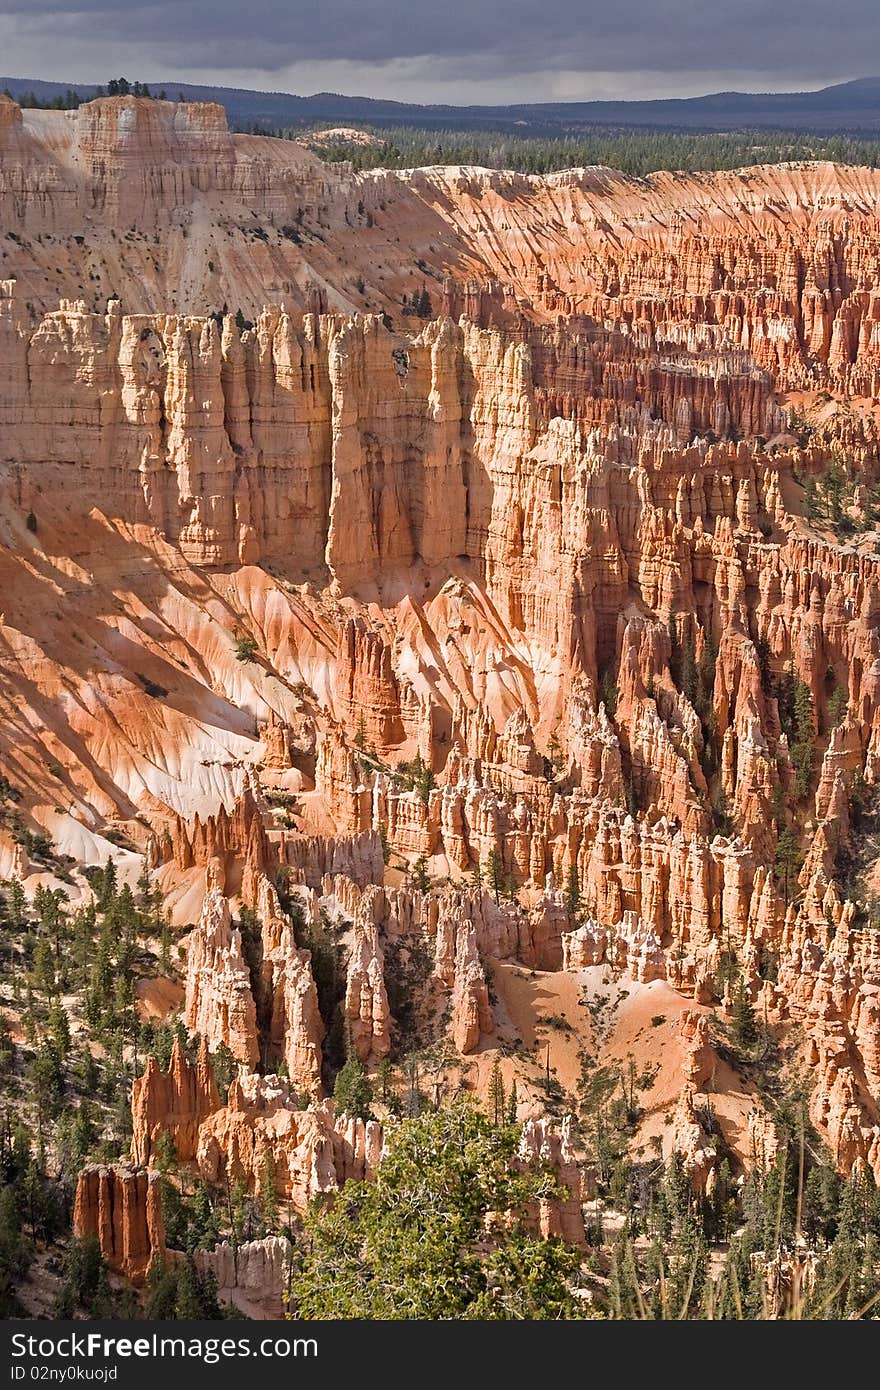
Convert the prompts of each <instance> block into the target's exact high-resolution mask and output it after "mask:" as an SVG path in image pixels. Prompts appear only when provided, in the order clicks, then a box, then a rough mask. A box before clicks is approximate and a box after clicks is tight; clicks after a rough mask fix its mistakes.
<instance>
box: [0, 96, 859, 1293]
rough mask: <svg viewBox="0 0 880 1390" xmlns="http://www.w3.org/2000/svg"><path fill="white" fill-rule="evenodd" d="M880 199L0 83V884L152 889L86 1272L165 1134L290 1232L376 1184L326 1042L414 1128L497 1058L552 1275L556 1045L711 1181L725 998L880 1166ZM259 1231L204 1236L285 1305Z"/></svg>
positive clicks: (481, 1089) (563, 1092)
mask: <svg viewBox="0 0 880 1390" xmlns="http://www.w3.org/2000/svg"><path fill="white" fill-rule="evenodd" d="M878 206H880V173H878V172H876V171H873V170H868V169H856V168H847V167H843V166H837V165H831V164H791V165H783V166H779V167H774V168H770V167H766V168H762V167H756V168H753V169H746V170H740V171H734V172H721V173H707V174H702V175H689V176H685V175H677V174H674V173H668V174H657V175H652V176H651V177H649V178H647V179H642V180H635V179H627V178H625V177H624V176H623V175H621V174H617V173H615V172H614V171H612V170H608V169H601V168H595V169H585V170H572V171H569V172H566V173H564V174H555V175H548V176H546V177H527V176H525V175H513V174H510V175H507V174H500V173H497V172H494V171H487V170H480V169H472V168H458V167H454V168H453V167H442V168H441V167H438V168H431V169H421V170H413V171H406V172H402V173H384V172H376V171H374V172H371V173H364V174H361V175H355V174H354V173H352V172H351V171H350V170H348V169H346V168H345V167H344V166H333V165H327V164H324V163H322V161H321V160H320V158H319V157H318V156H317V155H316V154H314V153H312V152H310V151H309V150H308V149H307V148H306V147H305V146H302V145H299V144H296V143H295V142H293V141H287V140H280V139H270V138H268V137H257V136H245V135H234V134H232V133H230V132H229V130H228V129H227V128H226V124H225V118H224V115H223V112H222V110H221V109H220V108H219V107H215V106H212V105H207V104H201V103H190V104H186V105H176V104H173V103H167V102H159V101H152V100H145V99H136V98H133V97H131V98H130V97H119V98H106V99H101V100H97V101H94V102H89V103H86V104H84V105H83V106H81V107H80V108H79V110H77V111H71V112H48V111H46V112H44V111H22V110H21V109H20V108H19V107H18V106H16V105H15V103H13V102H11V101H9V100H8V99H5V98H0V214H2V217H0V225H2V227H3V228H4V229H5V230H4V234H3V235H2V236H0V247H2V251H0V256H2V260H0V341H2V358H3V363H4V370H3V372H2V374H0V771H2V773H3V776H4V778H5V779H7V782H8V784H10V785H11V786H12V787H14V788H15V789H16V798H17V799H16V802H15V816H16V817H17V820H16V822H15V823H13V822H12V820H11V819H10V817H9V816H7V817H6V818H5V819H4V820H3V821H2V823H0V876H2V877H3V878H6V879H10V880H11V879H17V880H20V881H21V883H22V885H23V887H24V889H25V891H26V892H27V893H29V894H31V895H33V893H34V892H35V890H36V889H37V887H38V886H41V887H43V888H46V887H47V886H48V887H57V886H59V884H60V885H63V884H64V883H65V882H67V884H68V887H67V889H66V890H65V891H67V892H68V893H69V894H70V895H71V896H72V897H74V898H76V900H77V901H80V900H81V901H82V902H88V901H89V900H90V897H91V891H92V890H91V888H90V886H89V882H88V879H87V877H86V876H85V873H84V871H85V870H86V869H94V868H96V867H98V866H102V865H104V864H105V863H106V862H107V860H108V858H109V859H112V861H113V862H114V864H115V866H116V871H117V873H118V875H119V877H120V881H126V882H130V883H132V884H134V883H135V882H136V880H137V878H138V874H139V872H140V871H141V866H142V865H145V866H146V871H147V872H148V874H149V876H150V881H151V882H152V883H154V884H155V885H156V886H158V887H159V889H160V890H161V892H162V894H163V895H164V898H165V903H166V905H167V910H168V912H169V917H170V921H171V924H172V928H173V930H174V933H175V942H176V943H177V945H178V947H179V950H178V953H177V959H176V962H174V964H173V965H172V967H170V968H169V969H168V970H167V971H166V972H165V973H166V974H167V975H168V976H169V977H171V976H173V977H174V980H175V985H176V987H177V988H178V990H179V992H180V996H181V998H180V1005H181V1022H182V1028H183V1032H184V1034H185V1035H186V1038H187V1039H188V1047H189V1052H188V1051H187V1046H185V1045H184V1044H183V1043H182V1042H181V1041H180V1039H178V1041H177V1042H176V1043H175V1045H174V1049H173V1051H172V1054H171V1057H170V1061H169V1062H168V1064H167V1066H162V1065H160V1063H159V1062H158V1061H157V1059H156V1058H155V1057H151V1058H150V1059H149V1060H148V1061H147V1062H146V1063H145V1065H143V1066H142V1067H141V1068H140V1072H139V1074H138V1075H136V1077H135V1079H134V1080H133V1084H132V1094H131V1115H132V1137H131V1152H130V1160H131V1161H130V1162H127V1161H126V1162H125V1163H116V1164H109V1165H108V1164H103V1165H100V1166H97V1165H89V1166H88V1167H86V1168H85V1169H84V1171H83V1173H82V1174H81V1176H80V1179H79V1185H78V1189H77V1196H76V1210H75V1213H74V1228H75V1230H76V1232H77V1233H78V1234H81V1235H86V1234H91V1235H94V1236H96V1237H97V1239H98V1241H99V1243H100V1246H101V1249H102V1251H103V1253H104V1255H105V1258H106V1259H107V1262H108V1265H109V1267H110V1268H111V1270H113V1271H115V1272H117V1273H122V1274H125V1275H126V1276H128V1277H130V1278H131V1279H133V1280H134V1281H135V1282H136V1283H137V1284H142V1283H143V1280H144V1279H145V1277H146V1275H147V1271H148V1268H149V1266H150V1263H151V1261H153V1260H154V1259H155V1258H158V1257H162V1258H165V1257H166V1256H167V1255H168V1254H169V1253H172V1252H169V1251H168V1250H167V1247H166V1238H165V1230H164V1226H163V1223H162V1213H161V1202H160V1200H159V1195H158V1194H159V1190H160V1183H159V1178H158V1176H157V1175H158V1173H159V1166H158V1158H159V1155H160V1153H161V1152H162V1146H163V1145H166V1146H167V1145H169V1144H170V1146H171V1148H172V1150H173V1153H174V1158H175V1161H176V1163H178V1164H179V1165H181V1166H182V1168H183V1169H184V1170H186V1171H188V1172H190V1173H191V1174H192V1175H193V1176H194V1177H196V1176H197V1177H198V1178H199V1180H201V1181H204V1182H206V1183H207V1184H208V1185H209V1186H217V1185H219V1184H222V1183H224V1182H226V1183H228V1182H230V1181H234V1182H236V1183H240V1184H242V1186H243V1187H244V1188H245V1189H246V1190H247V1191H249V1192H251V1193H258V1192H259V1190H260V1186H261V1183H263V1182H264V1181H265V1173H266V1171H267V1164H268V1165H269V1171H271V1173H272V1175H273V1176H272V1181H273V1183H274V1184H275V1188H276V1190H277V1195H278V1197H279V1198H280V1199H281V1200H282V1201H283V1202H285V1203H288V1204H289V1205H290V1207H292V1208H293V1209H294V1210H296V1211H299V1212H302V1211H304V1210H305V1209H306V1208H307V1207H308V1205H309V1203H310V1202H313V1201H315V1200H318V1201H327V1200H329V1197H330V1194H332V1193H333V1192H335V1191H336V1190H337V1189H338V1188H339V1187H341V1186H342V1184H344V1183H345V1182H346V1181H347V1180H349V1179H355V1180H364V1179H369V1178H370V1176H371V1175H372V1174H374V1173H375V1171H376V1168H377V1166H378V1165H379V1164H380V1163H381V1162H382V1156H383V1152H384V1147H385V1145H386V1144H387V1142H388V1136H389V1134H390V1133H392V1132H393V1130H394V1126H395V1124H396V1123H397V1122H398V1121H397V1119H396V1117H395V1116H394V1115H393V1113H392V1112H390V1111H389V1110H387V1108H382V1107H379V1106H378V1105H377V1109H379V1110H380V1114H379V1116H378V1118H372V1119H364V1118H363V1117H358V1116H354V1115H348V1114H345V1113H340V1114H337V1113H336V1111H335V1109H334V1105H333V1101H332V1092H333V1084H334V1077H335V1074H336V1073H337V1072H338V1070H339V1067H340V1064H341V1060H342V1056H343V1054H344V1056H347V1057H349V1058H353V1059H356V1060H357V1062H358V1063H359V1064H360V1065H361V1066H362V1067H363V1068H364V1069H365V1070H366V1072H367V1074H368V1075H369V1076H370V1077H371V1078H372V1079H373V1082H374V1093H375V1092H376V1090H377V1088H378V1084H379V1082H378V1078H379V1076H380V1074H384V1073H383V1072H382V1069H383V1068H387V1067H388V1066H389V1065H390V1066H393V1067H398V1068H399V1069H400V1075H401V1078H402V1077H403V1076H404V1075H407V1074H408V1073H407V1072H406V1067H407V1066H413V1065H414V1066H417V1067H420V1068H421V1084H422V1085H423V1086H428V1087H429V1098H430V1100H431V1101H432V1102H434V1103H436V1104H440V1103H442V1102H443V1101H444V1100H445V1099H448V1098H450V1097H452V1096H455V1095H457V1094H459V1093H460V1092H462V1091H470V1092H471V1093H472V1094H474V1095H476V1097H477V1098H478V1099H479V1100H480V1101H481V1102H485V1101H486V1099H487V1096H488V1094H489V1087H490V1084H491V1076H492V1074H493V1071H494V1070H495V1069H496V1068H497V1073H498V1074H499V1075H500V1076H501V1077H502V1080H503V1085H504V1086H505V1087H506V1088H507V1090H508V1093H509V1091H510V1088H511V1086H512V1084H514V1083H515V1086H516V1102H517V1104H516V1107H515V1115H514V1117H513V1118H514V1121H515V1122H516V1123H517V1124H518V1125H520V1126H521V1127H522V1140H521V1144H520V1148H519V1151H518V1156H517V1162H518V1163H520V1164H522V1165H523V1166H524V1167H529V1166H532V1167H536V1166H537V1167H541V1166H543V1167H545V1168H546V1169H547V1170H548V1171H551V1172H552V1173H554V1174H555V1176H556V1178H557V1180H558V1183H559V1184H560V1190H559V1193H558V1194H557V1196H555V1197H553V1198H548V1199H547V1201H546V1202H543V1203H542V1204H541V1207H540V1210H536V1211H535V1212H533V1214H532V1215H533V1220H534V1225H535V1227H536V1229H540V1230H541V1231H542V1232H543V1233H544V1234H547V1235H550V1234H556V1235H560V1236H561V1237H563V1238H564V1239H565V1240H567V1241H570V1242H572V1243H573V1244H575V1245H576V1246H583V1244H584V1241H585V1226H584V1205H585V1204H587V1203H589V1202H590V1201H591V1199H593V1198H594V1197H595V1195H596V1190H597V1187H596V1184H597V1181H601V1173H599V1174H597V1171H596V1157H595V1154H591V1153H590V1152H589V1151H588V1149H589V1146H588V1145H587V1144H585V1143H584V1142H583V1135H580V1134H579V1133H578V1129H577V1126H576V1125H573V1122H572V1115H571V1113H570V1112H573V1111H575V1110H576V1109H577V1106H578V1094H579V1086H580V1087H581V1088H582V1087H583V1082H584V1076H585V1074H586V1071H587V1070H588V1069H589V1067H590V1066H595V1065H596V1064H597V1063H598V1064H601V1065H602V1066H611V1067H612V1068H615V1067H618V1068H620V1069H621V1073H622V1074H623V1072H625V1070H626V1068H627V1065H630V1066H631V1069H632V1075H633V1076H635V1075H636V1074H638V1075H639V1076H640V1077H641V1078H642V1079H643V1084H642V1085H641V1089H640V1095H639V1105H638V1119H637V1121H636V1122H635V1123H634V1126H633V1131H632V1134H631V1136H630V1152H631V1154H632V1155H633V1156H634V1157H636V1158H637V1157H639V1156H641V1157H643V1158H644V1156H645V1155H647V1154H649V1153H654V1154H658V1155H659V1156H660V1157H662V1158H663V1159H669V1157H670V1155H672V1154H673V1153H675V1154H677V1155H679V1157H680V1159H681V1162H682V1164H683V1168H684V1171H685V1172H686V1174H687V1177H688V1181H689V1183H690V1185H691V1188H692V1191H693V1193H694V1195H695V1197H699V1198H701V1199H702V1198H707V1197H708V1196H711V1194H712V1192H713V1190H715V1188H716V1184H717V1183H718V1182H719V1181H720V1174H721V1169H722V1165H723V1164H725V1163H726V1164H727V1166H728V1168H732V1169H733V1171H734V1172H735V1173H736V1174H737V1175H738V1177H740V1178H743V1177H744V1176H745V1175H747V1174H748V1173H749V1172H751V1171H752V1170H754V1169H755V1168H759V1169H763V1170H766V1169H767V1168H769V1166H770V1165H771V1164H772V1162H773V1161H774V1158H775V1156H776V1152H777V1147H778V1134H777V1118H776V1114H775V1108H774V1098H773V1095H772V1093H771V1091H768V1087H767V1086H766V1085H765V1084H763V1082H762V1079H761V1077H760V1076H759V1075H758V1073H757V1071H756V1069H755V1067H751V1068H750V1067H748V1066H743V1065H738V1063H737V1057H736V1055H735V1054H736V1048H735V1046H733V1045H732V1042H731V1038H732V1032H731V1030H733V1031H734V1032H735V1027H736V1019H737V1017H740V1018H741V1017H742V1016H743V1015H742V1011H743V1009H745V1010H746V1011H748V1012H749V1013H750V1015H751V1016H753V1018H754V1019H756V1020H758V1022H759V1023H760V1024H761V1025H762V1026H763V1028H764V1029H765V1030H766V1035H767V1036H768V1037H770V1038H772V1040H773V1047H774V1048H777V1049H779V1053H780V1055H781V1056H782V1058H783V1061H784V1069H785V1071H786V1074H787V1075H788V1076H789V1077H790V1078H794V1079H795V1080H796V1082H797V1085H798V1087H799V1088H800V1089H799V1094H801V1095H802V1099H803V1106H804V1113H805V1115H806V1120H805V1123H807V1124H809V1125H810V1126H811V1127H812V1131H813V1132H814V1133H815V1135H816V1137H817V1143H819V1144H821V1145H822V1146H823V1151H824V1152H826V1153H827V1155H828V1156H829V1161H830V1163H831V1165H832V1166H833V1167H835V1168H836V1169H837V1171H838V1172H839V1173H840V1174H841V1175H842V1176H844V1177H848V1176H850V1175H851V1174H853V1173H854V1172H855V1173H859V1172H863V1171H864V1172H867V1171H870V1173H871V1174H872V1175H873V1177H874V1179H875V1180H876V1181H877V1182H880V931H878V925H880V920H878V916H877V913H876V911H875V903H876V899H875V896H874V895H875V891H876V885H877V882H878V879H877V874H876V868H877V864H878V862H880V840H876V839H874V838H873V835H874V828H873V820H872V815H873V798H874V792H875V788H876V784H877V781H878V777H880V506H878V504H877V492H876V489H877V486H878V483H880V477H878V446H880V278H878V270H877V267H878V265H880V223H878V220H877V212H878ZM422 291H426V292H427V294H428V299H429V302H430V312H429V314H428V315H427V316H426V317H420V316H417V315H415V314H414V313H413V311H412V305H413V302H414V298H413V297H414V296H415V295H417V294H420V293H421V292H422ZM829 478H832V479H836V482H834V487H835V488H836V492H834V497H836V499H837V500H836V503H835V502H834V501H833V499H832V504H831V505H830V506H829V508H828V509H826V510H824V511H823V509H822V507H821V506H817V503H816V497H817V495H818V496H819V497H820V499H821V498H822V497H826V496H831V493H830V492H829V491H828V488H829V483H828V479H829ZM875 506H877V510H876V511H875ZM866 827H867V828H866ZM23 830H26V831H27V832H28V833H27V834H25V833H23ZM35 835H42V836H45V837H48V838H49V840H50V841H51V844H52V846H53V849H54V853H55V855H56V860H57V858H58V857H59V856H60V857H62V860H61V862H63V863H67V864H69V866H70V873H69V877H68V879H67V880H65V879H61V878H59V877H58V874H57V872H56V869H57V863H56V866H55V867H54V868H53V864H52V862H49V861H47V860H46V859H45V858H42V859H41V858H40V856H39V855H37V854H35V853H34V851H33V844H34V836H35ZM64 856H66V857H67V858H66V859H64V858H63V857H64ZM328 942H329V943H330V945H329V946H328V944H327V943H328ZM331 949H332V951H334V952H335V953H336V954H335V956H334V959H335V960H337V961H338V963H339V972H338V977H337V976H334V979H333V985H332V989H333V990H335V993H330V992H328V991H330V986H328V984H327V982H326V980H325V977H324V974H323V973H322V971H323V962H325V960H326V959H327V952H328V951H329V950H331ZM328 1001H329V1007H328ZM737 1010H739V1011H740V1012H739V1015H737ZM169 1012H170V1011H169ZM340 1036H342V1038H343V1040H344V1047H343V1051H342V1053H340V1041H339V1038H340ZM218 1049H224V1050H228V1052H229V1054H231V1057H232V1058H233V1060H234V1065H235V1074H234V1075H233V1076H232V1079H231V1081H230V1083H229V1085H228V1089H227V1091H226V1093H225V1095H223V1096H221V1094H220V1091H219V1089H218V1086H217V1084H216V1080H215V1077H214V1073H213V1070H212V1061H211V1059H212V1056H214V1057H216V1055H217V1053H218ZM585 1059H586V1060H585ZM629 1059H631V1061H630V1060H629ZM740 1061H741V1059H740ZM408 1084H410V1087H412V1085H415V1088H416V1090H418V1086H419V1081H418V1080H416V1081H415V1082H414V1083H408ZM632 1084H634V1083H632ZM624 1089H625V1088H624ZM633 1108H635V1107H634V1106H633ZM277 1239H278V1238H277V1237H274V1236H270V1237H266V1238H265V1240H264V1241H255V1242H253V1243H252V1244H253V1249H251V1246H250V1245H248V1246H243V1247H242V1248H241V1250H239V1251H237V1252H234V1258H233V1254H231V1253H230V1248H229V1247H228V1246H226V1247H225V1246H223V1245H220V1246H218V1248H217V1250H215V1251H208V1252H205V1251H203V1252H200V1253H199V1259H200V1260H201V1262H202V1266H203V1267H204V1268H206V1269H207V1268H209V1267H210V1268H211V1269H212V1270H213V1271H214V1273H215V1274H216V1276H217V1279H218V1282H219V1283H220V1285H221V1287H223V1288H227V1289H228V1288H230V1287H231V1286H236V1287H237V1286H238V1284H240V1285H241V1288H242V1289H243V1290H244V1292H243V1293H242V1298H244V1299H245V1302H246V1303H247V1306H248V1308H249V1309H250V1310H251V1312H253V1311H254V1310H255V1309H256V1313H257V1315H259V1313H260V1309H263V1311H265V1309H266V1308H269V1309H271V1310H274V1311H277V1309H278V1308H280V1306H281V1296H282V1284H283V1280H284V1278H285V1273H284V1267H285V1261H284V1258H283V1255H282V1253H281V1252H280V1247H278V1248H276V1246H275V1245H274V1244H272V1242H273V1241H276V1240H277ZM245 1251H246V1252H247V1254H246V1257H245ZM248 1271H250V1272H248Z"/></svg>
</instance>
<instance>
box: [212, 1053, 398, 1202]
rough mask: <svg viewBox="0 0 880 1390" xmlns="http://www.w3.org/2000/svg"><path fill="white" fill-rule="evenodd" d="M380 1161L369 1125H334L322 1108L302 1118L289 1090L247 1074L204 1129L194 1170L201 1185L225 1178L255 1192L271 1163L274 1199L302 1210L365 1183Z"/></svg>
mask: <svg viewBox="0 0 880 1390" xmlns="http://www.w3.org/2000/svg"><path fill="white" fill-rule="evenodd" d="M381 1154H382V1128H381V1126H380V1125H379V1124H378V1123H377V1122H376V1121H375V1120H369V1121H367V1122H366V1123H365V1122H364V1121H363V1120H357V1119H349V1118H347V1117H346V1116H344V1115H343V1116H340V1117H339V1118H338V1119H336V1118H334V1115H333V1110H332V1107H331V1106H330V1105H329V1104H327V1103H325V1104H323V1105H311V1106H309V1108H308V1109H307V1110H300V1109H299V1108H298V1103H297V1097H296V1095H295V1094H294V1093H293V1092H292V1090H291V1088H290V1087H289V1086H288V1085H287V1083H285V1082H283V1081H282V1080H281V1079H280V1078H278V1077H259V1076H256V1075H254V1074H250V1075H243V1076H241V1077H240V1078H239V1079H237V1080H236V1081H234V1082H233V1084H232V1086H231V1087H230V1089H229V1098H228V1100H227V1103H226V1105H225V1106H224V1107H223V1108H222V1109H220V1110H217V1111H215V1112H214V1114H213V1115H211V1116H209V1117H208V1119H207V1120H206V1121H205V1123H204V1124H203V1125H202V1127H201V1129H200V1132H199V1146H198V1153H197V1155H196V1162H197V1166H198V1170H199V1172H200V1173H201V1174H202V1176H203V1177H204V1178H206V1179H207V1181H209V1182H212V1183H216V1182H220V1181H225V1179H226V1177H227V1176H228V1177H229V1180H230V1181H231V1182H236V1181H242V1182H244V1183H245V1184H246V1186H247V1187H248V1188H249V1189H250V1190H251V1191H254V1192H255V1191H258V1190H259V1185H260V1182H261V1181H262V1180H263V1175H264V1173H265V1170H266V1162H267V1158H271V1162H272V1167H273V1170H274V1173H275V1181H276V1185H277V1190H278V1193H279V1195H280V1196H282V1197H284V1198H285V1199H287V1200H289V1201H291V1202H292V1203H293V1205H294V1206H296V1207H298V1208H299V1209H300V1210H304V1209H305V1207H306V1206H307V1205H308V1203H309V1202H310V1201H311V1200H312V1198H313V1197H316V1196H319V1195H321V1194H326V1193H329V1192H333V1191H335V1190H336V1189H337V1188H338V1187H341V1186H342V1184H343V1183H345V1182H346V1181H347V1180H348V1179H349V1178H356V1179H363V1178H366V1177H369V1176H370V1174H371V1173H372V1172H373V1170H374V1168H375V1166H376V1164H377V1163H378V1162H379V1160H380V1158H381Z"/></svg>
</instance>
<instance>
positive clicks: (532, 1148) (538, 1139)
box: [517, 1115, 586, 1245]
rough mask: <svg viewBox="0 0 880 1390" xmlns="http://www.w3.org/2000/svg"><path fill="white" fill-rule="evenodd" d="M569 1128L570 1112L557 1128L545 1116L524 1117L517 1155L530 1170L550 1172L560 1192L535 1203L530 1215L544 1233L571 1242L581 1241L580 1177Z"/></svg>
mask: <svg viewBox="0 0 880 1390" xmlns="http://www.w3.org/2000/svg"><path fill="white" fill-rule="evenodd" d="M571 1131H572V1117H571V1116H570V1115H566V1116H565V1117H564V1118H563V1120H562V1123H561V1125H560V1128H559V1129H558V1130H557V1129H556V1128H554V1126H553V1124H552V1123H551V1122H550V1121H549V1120H546V1119H542V1120H527V1121H526V1123H525V1124H524V1125H523V1130H522V1135H521V1138H520V1145H519V1149H518V1151H517V1158H518V1161H519V1162H520V1163H521V1164H522V1166H523V1167H524V1168H526V1169H528V1170H530V1171H532V1172H541V1171H549V1172H551V1173H552V1174H553V1176H554V1178H555V1179H556V1182H557V1184H558V1185H559V1188H560V1192H561V1194H562V1195H561V1196H552V1197H546V1198H540V1199H539V1200H538V1201H537V1202H536V1203H535V1209H534V1211H533V1212H532V1213H531V1217H532V1220H533V1221H534V1223H535V1226H536V1228H537V1230H539V1231H540V1233H541V1235H542V1236H544V1237H547V1236H559V1237H560V1238H561V1239H562V1240H565V1241H567V1242H568V1243H569V1244H571V1245H584V1244H585V1239H586V1238H585V1234H584V1215H583V1207H582V1201H583V1197H584V1191H583V1181H582V1176H581V1171H580V1168H579V1166H578V1163H577V1159H576V1156H575V1151H574V1146H573V1144H572V1132H571Z"/></svg>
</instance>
